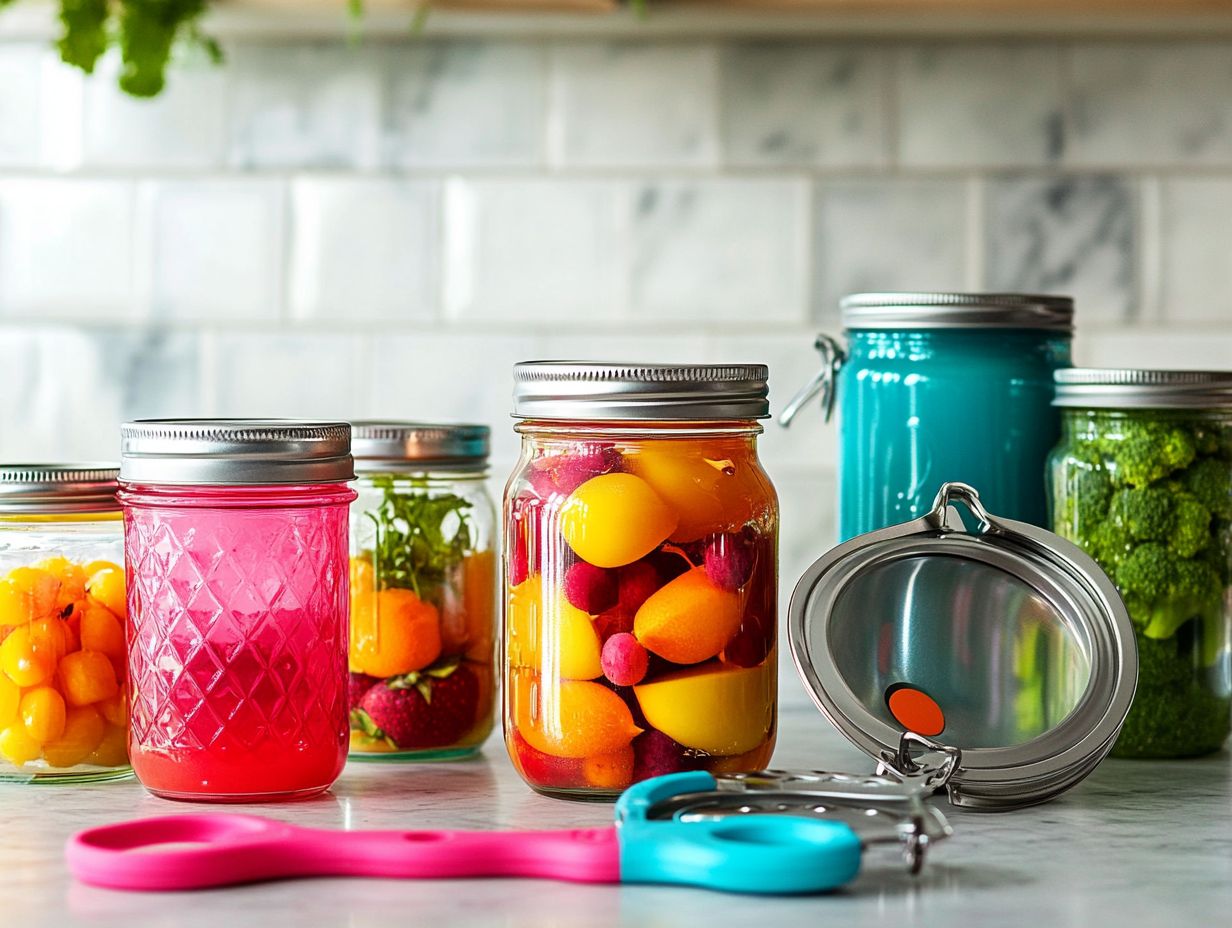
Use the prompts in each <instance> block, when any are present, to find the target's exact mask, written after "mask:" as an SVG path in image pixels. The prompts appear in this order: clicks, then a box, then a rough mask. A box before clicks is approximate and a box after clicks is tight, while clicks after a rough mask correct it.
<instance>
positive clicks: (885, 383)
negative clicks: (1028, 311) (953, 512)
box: [838, 330, 1070, 541]
mask: <svg viewBox="0 0 1232 928" xmlns="http://www.w3.org/2000/svg"><path fill="white" fill-rule="evenodd" d="M848 334H849V338H850V345H849V355H848V359H847V361H846V363H845V364H844V366H843V368H842V370H841V371H840V372H839V382H838V403H839V414H840V423H839V427H840V429H841V435H842V441H841V443H840V444H841V452H840V461H839V539H840V540H842V541H845V540H846V539H848V538H852V537H853V536H855V535H860V534H863V533H865V532H870V531H873V530H875V529H879V528H884V527H885V526H887V525H895V524H897V523H899V522H906V521H909V520H911V519H916V518H919V517H920V516H921V515H923V514H924V513H926V512H928V510H929V509H931V508H932V504H933V498H934V497H935V496H936V494H937V490H938V489H939V488H940V487H941V485H942V484H943V483H946V482H949V481H955V480H957V481H961V482H963V483H967V484H970V485H971V486H973V487H975V489H976V490H977V491H979V494H980V499H981V501H982V502H983V504H984V506H985V508H986V509H988V511H989V512H991V513H993V514H994V515H998V516H1003V517H1006V518H1010V519H1017V520H1020V521H1023V522H1029V523H1031V524H1033V525H1039V526H1042V527H1047V525H1048V512H1047V503H1046V499H1045V479H1044V474H1045V467H1046V463H1047V459H1048V454H1049V452H1050V451H1051V450H1052V447H1053V446H1054V445H1055V444H1056V443H1057V439H1058V438H1059V437H1060V434H1061V426H1060V416H1059V414H1058V411H1057V410H1055V409H1053V407H1052V405H1051V404H1052V397H1053V379H1052V375H1053V371H1055V370H1056V369H1057V368H1060V367H1069V366H1070V340H1069V338H1068V336H1065V335H1063V334H1059V333H1055V332H1034V331H996V332H993V331H988V330H975V331H972V330H965V331H964V330H923V331H921V330H916V331H860V330H856V331H852V332H850V333H848Z"/></svg>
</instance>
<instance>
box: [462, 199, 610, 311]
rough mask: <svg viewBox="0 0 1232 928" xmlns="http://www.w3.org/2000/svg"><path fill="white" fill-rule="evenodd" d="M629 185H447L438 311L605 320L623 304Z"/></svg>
mask: <svg viewBox="0 0 1232 928" xmlns="http://www.w3.org/2000/svg"><path fill="white" fill-rule="evenodd" d="M628 190H629V186H628V184H626V183H623V182H620V181H602V180H567V181H566V180H548V179H545V178H528V179H525V180H505V179H470V180H466V179H462V178H452V179H450V180H449V181H448V182H447V184H446V195H445V294H444V301H445V309H446V312H447V313H448V314H449V315H450V316H451V317H453V318H456V319H466V320H485V321H502V322H506V323H509V324H515V325H516V324H518V323H521V322H528V323H538V322H570V321H572V322H604V321H608V320H610V319H612V318H614V317H615V316H616V315H617V313H618V312H619V310H620V307H621V306H622V305H623V304H624V303H625V290H626V283H625V274H624V268H625V267H626V264H627V257H626V256H627V249H628V237H629V211H630V209H629V206H630V204H629V199H630V198H629V195H628Z"/></svg>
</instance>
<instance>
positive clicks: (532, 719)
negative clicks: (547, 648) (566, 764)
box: [509, 670, 641, 758]
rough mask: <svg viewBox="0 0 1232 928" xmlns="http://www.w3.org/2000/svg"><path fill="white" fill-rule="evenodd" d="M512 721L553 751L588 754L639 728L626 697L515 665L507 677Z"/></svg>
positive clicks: (617, 743)
mask: <svg viewBox="0 0 1232 928" xmlns="http://www.w3.org/2000/svg"><path fill="white" fill-rule="evenodd" d="M511 690H512V691H511V693H510V696H509V698H510V701H511V709H512V715H513V721H514V724H515V725H516V726H517V729H518V731H520V732H521V733H522V737H523V738H525V739H526V742H527V744H529V745H530V746H531V747H533V748H535V749H536V750H538V751H542V752H543V753H544V754H551V755H552V756H553V757H580V758H584V757H590V756H592V755H596V754H611V753H613V752H615V751H619V750H621V749H622V748H625V747H628V746H629V744H630V743H631V742H632V741H633V739H634V738H635V737H636V736H637V735H639V734H640V733H641V729H640V728H638V727H637V725H636V724H635V723H634V721H633V713H632V712H630V711H629V707H628V706H627V705H625V701H624V700H623V699H621V698H620V697H619V696H617V695H616V694H615V693H614V692H612V691H611V690H609V689H608V688H607V687H605V686H602V685H601V684H598V683H591V682H590V681H589V680H547V681H545V680H543V678H541V677H540V676H539V674H537V673H534V672H533V671H526V670H523V671H515V672H514V674H513V675H512V680H511Z"/></svg>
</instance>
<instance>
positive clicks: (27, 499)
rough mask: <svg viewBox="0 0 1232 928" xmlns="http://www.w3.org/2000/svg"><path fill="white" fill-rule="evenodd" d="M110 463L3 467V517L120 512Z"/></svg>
mask: <svg viewBox="0 0 1232 928" xmlns="http://www.w3.org/2000/svg"><path fill="white" fill-rule="evenodd" d="M119 473H120V469H119V468H118V467H117V466H116V465H115V464H110V463H97V462H85V463H72V464H46V463H43V464H0V515H17V516H22V515H40V514H44V513H45V514H48V515H52V514H55V515H60V514H72V513H110V512H119V511H120V504H119V502H118V501H117V500H116V489H117V483H116V478H117V477H118V476H119Z"/></svg>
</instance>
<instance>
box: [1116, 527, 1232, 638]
mask: <svg viewBox="0 0 1232 928" xmlns="http://www.w3.org/2000/svg"><path fill="white" fill-rule="evenodd" d="M1116 582H1117V586H1118V587H1119V588H1120V590H1121V594H1122V595H1123V596H1124V597H1125V605H1126V607H1127V608H1128V609H1129V614H1130V618H1132V619H1133V620H1134V622H1135V624H1137V625H1139V626H1140V627H1141V628H1142V629H1143V634H1144V635H1146V636H1147V637H1148V638H1170V637H1171V636H1172V635H1174V634H1176V630H1177V629H1178V628H1180V627H1181V626H1182V625H1184V624H1185V623H1186V622H1188V621H1189V620H1190V619H1192V618H1195V617H1198V616H1201V615H1204V614H1206V613H1207V612H1208V611H1210V610H1211V609H1212V607H1213V606H1218V607H1219V608H1222V605H1221V600H1222V591H1221V590H1220V586H1219V577H1218V575H1217V574H1216V572H1215V571H1214V570H1213V569H1212V568H1211V566H1210V565H1209V564H1207V563H1206V562H1205V561H1189V560H1185V559H1184V558H1179V557H1177V556H1176V555H1175V554H1173V553H1172V552H1171V551H1170V550H1168V548H1167V547H1165V546H1164V545H1162V544H1159V543H1158V542H1154V541H1148V542H1147V543H1146V544H1142V545H1139V546H1138V547H1136V548H1134V550H1133V551H1131V552H1130V553H1129V554H1128V555H1127V556H1126V557H1125V559H1124V560H1123V561H1122V562H1121V564H1120V566H1119V567H1118V568H1117V571H1116Z"/></svg>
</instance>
